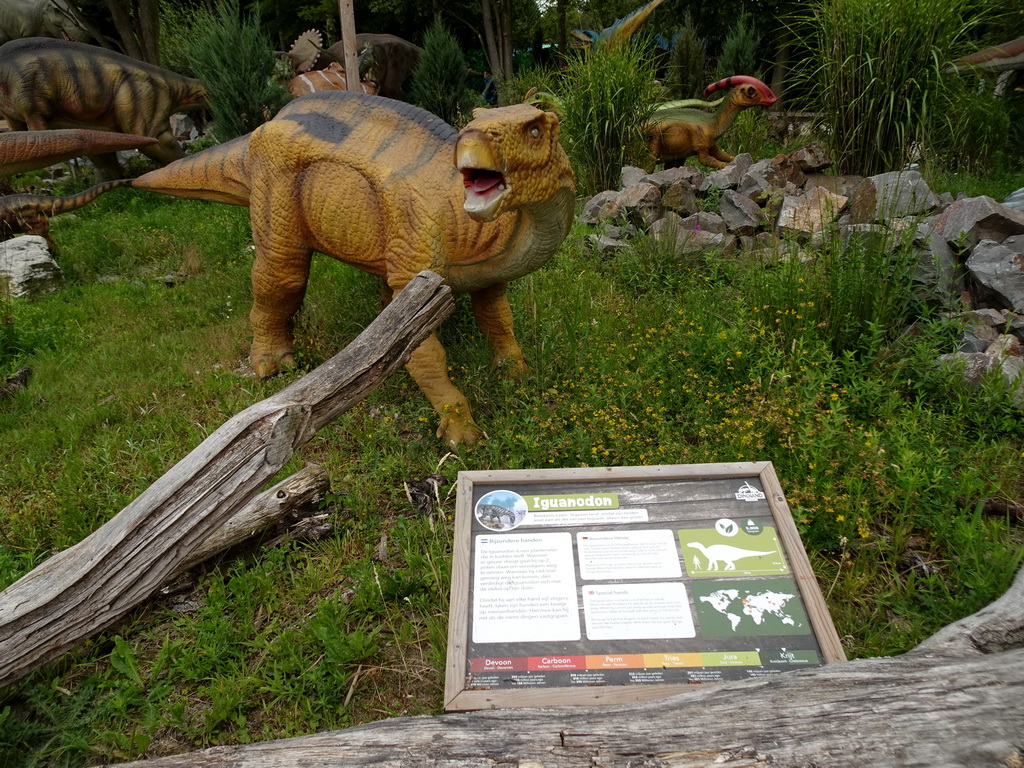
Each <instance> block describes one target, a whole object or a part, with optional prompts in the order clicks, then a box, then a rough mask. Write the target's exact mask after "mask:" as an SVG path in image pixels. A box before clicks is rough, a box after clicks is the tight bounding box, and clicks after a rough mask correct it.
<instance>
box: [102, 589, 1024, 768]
mask: <svg viewBox="0 0 1024 768" xmlns="http://www.w3.org/2000/svg"><path fill="white" fill-rule="evenodd" d="M585 696H586V694H585V692H581V699H584V698H585ZM1022 702H1024V571H1022V572H1021V573H1019V574H1018V575H1017V579H1016V581H1015V582H1014V584H1013V585H1012V586H1011V588H1010V590H1009V591H1008V592H1007V593H1006V594H1005V595H1004V596H1003V597H1002V598H1000V599H999V600H998V601H996V602H995V603H993V604H992V605H991V606H989V607H988V608H986V609H984V610H982V611H979V612H978V613H976V614H975V615H974V616H971V617H968V618H966V619H963V620H962V621H960V622H957V623H956V624H953V625H951V626H950V627H947V628H945V629H944V630H942V631H940V632H938V633H937V634H936V635H934V636H933V637H932V638H930V639H929V640H927V641H925V642H924V643H922V644H921V645H919V646H918V647H917V648H915V649H914V650H912V651H910V652H909V653H906V654H904V655H903V656H896V657H884V658H875V659H861V660H857V661H851V662H846V663H842V664H830V665H827V666H824V667H818V668H816V669H811V670H805V671H797V672H787V673H785V674H781V675H777V676H773V677H766V678H756V679H750V680H745V681H742V682H737V683H726V684H716V685H701V686H695V687H694V690H692V691H687V692H685V693H682V694H679V695H676V696H673V697H671V698H667V699H661V700H657V701H648V702H644V703H638V704H631V705H626V706H615V707H588V706H583V707H558V708H554V707H552V708H544V709H518V710H499V711H487V712H473V713H459V714H453V715H443V716H441V717H416V718H398V719H393V720H385V721H381V722H378V723H371V724H369V725H364V726H358V727H355V728H350V729H347V730H342V731H333V732H328V733H321V734H316V735H314V736H305V737H299V738H293V739H285V740H280V741H269V742H263V743H260V744H249V745H245V746H232V747H214V748H212V749H207V750H203V751H201V752H192V753H189V754H186V755H176V756H170V757H162V758H158V759H154V760H148V761H140V762H135V763H129V764H127V765H128V766H134V768H184V766H188V767H189V768H228V767H229V766H230V768H271V766H272V767H273V768H299V767H300V766H303V767H308V766H346V768H358V767H359V766H370V765H372V766H375V767H376V768H442V767H443V768H453V766H459V767H460V768H463V767H469V768H472V767H476V766H479V767H480V768H483V767H484V766H487V767H489V768H490V767H493V768H498V767H499V766H500V767H502V768H505V767H508V768H511V766H519V768H527V767H529V768H541V767H543V768H570V767H572V768H576V767H578V768H584V767H586V768H612V767H613V766H614V767H615V768H627V767H630V768H670V767H671V768H705V767H706V768H710V766H717V765H722V764H725V765H729V766H736V767H738V768H753V767H754V766H765V765H772V766H774V767H775V768H839V767H842V768H862V767H863V766H901V767H910V766H920V768H942V767H943V766H965V767H967V766H969V767H970V768H978V767H979V766H999V767H1000V768H1015V767H1016V768H1020V766H1024V704H1022ZM121 768H125V764H122V766H121Z"/></svg>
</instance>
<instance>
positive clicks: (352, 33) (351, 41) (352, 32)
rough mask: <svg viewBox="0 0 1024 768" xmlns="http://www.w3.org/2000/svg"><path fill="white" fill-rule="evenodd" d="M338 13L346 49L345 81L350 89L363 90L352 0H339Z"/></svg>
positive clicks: (342, 39) (343, 44)
mask: <svg viewBox="0 0 1024 768" xmlns="http://www.w3.org/2000/svg"><path fill="white" fill-rule="evenodd" d="M338 15H339V17H340V18H341V41H342V46H343V47H344V49H345V61H344V65H345V81H346V83H347V84H348V90H350V91H362V90H363V87H362V83H361V82H360V79H359V64H358V63H357V62H358V59H359V52H358V51H357V50H356V16H355V9H354V7H353V5H352V0H338ZM353 73H354V74H353Z"/></svg>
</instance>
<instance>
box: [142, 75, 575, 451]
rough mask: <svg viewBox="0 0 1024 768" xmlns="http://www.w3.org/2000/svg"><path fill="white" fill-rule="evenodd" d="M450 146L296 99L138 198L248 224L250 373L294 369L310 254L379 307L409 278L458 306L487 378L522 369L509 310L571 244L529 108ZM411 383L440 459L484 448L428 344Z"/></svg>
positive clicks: (559, 160) (567, 202) (475, 124)
mask: <svg viewBox="0 0 1024 768" xmlns="http://www.w3.org/2000/svg"><path fill="white" fill-rule="evenodd" d="M473 114H474V120H473V121H472V122H471V123H470V124H469V125H467V126H466V127H465V128H464V129H463V130H462V131H461V132H459V133H458V134H457V133H456V131H455V129H454V128H452V127H451V126H449V125H447V124H446V123H444V122H442V121H441V119H440V118H438V117H437V116H435V115H432V114H430V113H429V112H425V111H423V110H421V109H419V108H417V107H413V106H411V105H409V104H405V103H402V102H397V101H392V100H390V99H383V98H379V97H375V96H368V95H365V94H361V93H354V92H350V91H326V92H321V93H313V94H309V95H307V96H302V97H300V98H298V99H296V100H294V101H292V102H291V103H290V104H289V105H287V106H286V107H285V108H284V109H282V110H281V111H280V112H279V113H278V114H277V116H276V117H275V118H274V119H273V120H271V121H269V122H267V123H265V124H264V125H262V126H260V127H259V128H257V129H256V130H255V131H253V132H252V133H251V134H249V135H248V136H243V137H240V138H238V139H235V140H233V141H230V142H227V143H225V144H221V145H219V146H216V147H212V148H210V149H207V150H205V151H203V152H200V153H198V154H196V155H193V156H191V157H188V158H185V159H184V160H178V161H176V162H174V163H172V164H170V165H168V166H167V167H165V168H161V169H159V170H156V171H151V172H150V173H147V174H144V175H143V176H140V177H139V178H138V179H136V180H135V181H134V183H133V185H134V186H135V187H138V188H140V189H147V190H150V191H153V192H160V193H163V194H169V195H176V196H179V197H189V198H198V199H202V200H211V201H217V202H222V203H232V204H235V205H246V206H249V209H250V217H251V222H252V234H253V241H254V243H255V246H256V258H255V262H254V264H253V268H252V288H253V307H252V311H251V313H250V321H251V323H252V331H253V341H252V347H251V350H250V360H251V363H252V365H253V368H254V369H255V370H256V372H257V373H258V374H260V375H261V376H266V375H270V374H273V373H275V372H276V371H277V370H278V369H279V368H280V367H282V366H288V365H290V364H292V363H293V349H294V338H293V335H292V318H293V316H294V315H295V313H296V312H297V311H298V309H299V306H300V305H301V304H302V300H303V297H304V295H305V292H306V283H307V279H308V277H309V268H310V259H311V256H312V253H313V251H319V252H321V253H325V254H327V255H329V256H333V257H334V258H336V259H339V260H341V261H343V262H345V263H347V264H351V265H352V266H355V267H357V268H359V269H362V270H364V271H366V272H369V273H371V274H374V275H378V276H379V277H381V278H382V279H383V280H384V283H385V292H386V295H387V296H388V297H390V296H391V295H393V294H394V293H396V292H398V291H400V290H402V288H403V287H404V286H405V285H406V284H407V283H408V282H409V281H410V280H411V279H412V278H413V277H414V276H415V275H416V274H417V273H419V272H420V271H422V270H425V269H429V270H433V271H434V272H436V273H438V274H439V275H441V276H442V277H443V278H444V279H445V281H446V282H447V284H448V285H450V286H451V287H452V289H453V290H454V291H456V292H461V293H469V294H470V296H471V300H472V307H473V313H474V315H475V317H476V320H477V323H478V324H479V326H480V329H481V330H482V331H483V334H484V336H485V337H486V339H487V341H488V342H489V344H490V347H491V350H492V353H493V364H494V365H498V364H501V363H503V362H504V363H507V364H509V365H510V367H511V370H512V372H513V373H519V372H521V371H523V370H524V369H525V366H526V363H525V360H524V357H523V353H522V351H521V350H520V347H519V344H518V343H517V342H516V339H515V335H514V333H513V330H512V312H511V308H510V306H509V302H508V299H507V297H506V288H507V286H508V283H509V282H510V281H511V280H515V279H516V278H519V277H522V276H523V275H526V274H528V273H530V272H532V271H533V270H535V269H537V268H538V267H541V266H543V265H544V264H545V263H546V262H547V261H548V260H549V259H550V258H551V257H552V255H553V254H554V252H555V250H556V249H557V248H558V247H559V245H560V244H561V242H562V240H563V239H564V238H565V236H566V235H567V234H568V232H569V227H570V225H571V223H572V218H573V207H574V203H575V187H574V180H573V174H572V170H571V169H570V166H569V160H568V158H567V157H566V155H565V152H564V151H563V150H562V147H561V146H560V145H559V143H558V130H559V126H558V119H557V117H555V115H553V114H551V113H548V112H542V111H540V110H538V109H535V108H534V107H531V106H528V105H526V104H519V105H515V106H511V107H503V108H499V109H479V110H476V111H475V112H474V113H473ZM407 368H408V370H409V372H410V373H411V374H412V376H413V378H414V379H415V380H416V383H417V384H418V385H419V387H420V389H422V390H423V392H424V393H425V394H426V396H427V398H428V399H429V400H430V402H431V404H432V405H433V406H434V408H435V409H436V410H437V412H438V413H439V414H440V417H441V423H440V427H439V428H438V436H439V437H442V438H444V439H445V440H447V442H448V443H449V444H451V445H456V444H458V443H466V444H472V443H473V442H475V441H476V440H477V439H479V438H480V437H481V436H482V432H481V430H480V428H479V427H478V426H477V425H476V423H474V421H473V417H472V414H471V411H470V407H469V403H468V401H467V400H466V397H465V395H463V393H462V392H460V391H459V390H458V389H457V388H456V387H455V385H454V384H452V382H451V380H450V379H449V377H448V370H447V358H446V355H445V350H444V348H443V347H442V345H441V342H440V341H439V340H438V337H437V335H436V334H432V335H431V336H430V337H429V338H428V339H427V340H426V341H424V342H423V344H422V345H420V347H418V348H417V349H416V350H415V352H414V353H413V354H412V356H411V358H410V360H409V362H408V364H407Z"/></svg>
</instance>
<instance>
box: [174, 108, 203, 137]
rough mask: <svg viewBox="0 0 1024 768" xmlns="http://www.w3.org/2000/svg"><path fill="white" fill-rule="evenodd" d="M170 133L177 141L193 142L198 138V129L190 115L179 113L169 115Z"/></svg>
mask: <svg viewBox="0 0 1024 768" xmlns="http://www.w3.org/2000/svg"><path fill="white" fill-rule="evenodd" d="M171 133H172V134H174V138H176V139H177V140H178V141H195V140H196V139H198V138H199V129H198V128H197V127H196V121H195V120H194V119H193V118H192V116H191V115H187V114H185V113H183V112H182V113H179V114H176V115H171Z"/></svg>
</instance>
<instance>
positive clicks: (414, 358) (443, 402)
mask: <svg viewBox="0 0 1024 768" xmlns="http://www.w3.org/2000/svg"><path fill="white" fill-rule="evenodd" d="M405 367H406V369H407V370H408V371H409V374H410V375H411V376H412V377H413V379H415V381H416V384H418V385H419V388H420V389H421V390H422V391H423V394H425V395H426V396H427V400H429V401H430V404H431V405H432V406H434V410H435V411H437V413H438V414H439V415H440V417H441V424H440V426H438V428H437V436H438V437H440V438H442V439H443V440H444V441H445V442H447V443H448V444H449V445H450V446H452V447H453V448H454V447H456V446H457V445H458V444H459V443H465V444H466V445H473V443H475V442H476V441H477V440H479V439H480V438H481V437H483V430H481V429H480V427H478V426H477V425H476V422H474V421H473V414H472V413H471V412H470V409H469V401H468V400H466V396H465V395H464V394H462V392H460V391H459V390H458V388H457V387H456V386H455V385H454V384H452V381H451V379H449V378H448V356H447V355H446V354H445V351H444V347H443V346H442V345H441V341H440V339H438V338H437V334H436V333H432V334H430V335H429V336H428V337H427V338H426V339H425V340H424V341H423V343H422V344H420V345H419V346H418V347H416V349H415V350H413V353H412V354H411V355H410V356H409V362H408V363H406V365H405Z"/></svg>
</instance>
